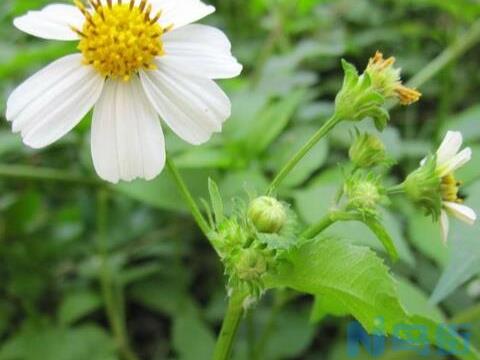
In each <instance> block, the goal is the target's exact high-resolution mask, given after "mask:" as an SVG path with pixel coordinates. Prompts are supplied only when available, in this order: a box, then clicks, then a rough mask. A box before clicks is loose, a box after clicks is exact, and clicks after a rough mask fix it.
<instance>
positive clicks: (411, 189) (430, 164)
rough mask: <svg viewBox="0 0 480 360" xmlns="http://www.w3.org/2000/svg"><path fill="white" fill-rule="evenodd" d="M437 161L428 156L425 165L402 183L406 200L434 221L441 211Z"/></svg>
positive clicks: (433, 157)
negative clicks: (422, 210)
mask: <svg viewBox="0 0 480 360" xmlns="http://www.w3.org/2000/svg"><path fill="white" fill-rule="evenodd" d="M436 167H437V160H436V157H435V156H429V157H428V158H427V160H426V161H425V163H424V164H423V165H422V166H421V167H420V168H418V169H417V170H415V171H414V172H412V173H411V174H410V175H408V177H407V179H406V180H405V182H404V183H403V189H404V190H405V193H406V195H407V196H408V198H409V199H410V200H411V201H412V202H413V203H414V204H415V205H416V206H418V207H420V208H422V209H424V210H425V212H426V213H427V214H428V215H431V216H432V217H433V219H434V220H437V219H438V217H439V216H440V212H441V209H442V192H441V183H442V179H441V178H440V177H439V176H438V174H437V171H436Z"/></svg>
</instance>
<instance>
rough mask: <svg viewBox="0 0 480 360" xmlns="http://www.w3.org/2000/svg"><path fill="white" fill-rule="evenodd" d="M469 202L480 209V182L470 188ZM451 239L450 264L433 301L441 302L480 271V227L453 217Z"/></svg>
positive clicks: (435, 291) (434, 293)
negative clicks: (479, 240) (479, 241)
mask: <svg viewBox="0 0 480 360" xmlns="http://www.w3.org/2000/svg"><path fill="white" fill-rule="evenodd" d="M468 190H469V195H470V196H469V197H468V199H467V204H471V206H472V207H473V208H474V209H480V184H478V183H477V184H475V185H474V186H473V187H470V188H469V189H468ZM450 221H451V226H450V232H449V234H450V235H449V240H448V244H447V246H448V247H449V248H451V252H450V256H449V259H448V264H447V265H446V267H445V270H444V272H443V274H442V276H441V278H440V280H439V282H438V284H437V287H436V288H435V290H434V292H433V294H432V301H434V302H440V301H442V300H443V299H445V298H446V297H447V296H449V295H450V294H452V293H453V291H455V290H456V289H457V288H458V287H459V286H461V285H463V284H465V283H466V282H467V281H468V280H470V279H471V278H472V277H473V276H475V275H477V274H479V273H480V246H479V245H478V239H479V238H480V227H479V226H478V225H476V224H475V225H474V226H469V225H467V224H464V223H463V222H459V221H458V220H455V219H452V218H451V220H450Z"/></svg>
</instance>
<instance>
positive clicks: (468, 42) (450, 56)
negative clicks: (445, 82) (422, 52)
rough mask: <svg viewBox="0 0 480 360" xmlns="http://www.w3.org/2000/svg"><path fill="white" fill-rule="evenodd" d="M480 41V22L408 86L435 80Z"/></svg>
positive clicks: (426, 67) (425, 68)
mask: <svg viewBox="0 0 480 360" xmlns="http://www.w3.org/2000/svg"><path fill="white" fill-rule="evenodd" d="M479 40H480V20H477V21H476V22H474V23H473V25H472V26H471V27H470V30H468V32H467V33H465V34H463V35H461V36H460V37H459V38H458V40H457V41H456V42H455V43H453V44H452V45H451V46H449V47H448V48H446V49H445V50H444V51H443V52H442V53H441V54H440V55H439V56H438V57H436V58H435V59H434V60H433V61H431V62H430V63H429V64H428V65H427V66H425V67H424V68H423V69H422V70H421V71H420V72H418V73H417V75H415V76H414V77H413V78H412V79H411V80H410V81H409V82H408V83H407V86H410V87H419V86H421V85H423V84H424V83H426V82H427V81H429V80H430V79H431V78H433V77H434V76H435V75H437V73H439V72H440V71H441V70H442V69H443V68H444V67H445V66H446V65H448V64H449V63H450V62H451V61H453V60H455V59H456V58H458V57H460V56H461V55H462V54H464V53H465V52H466V51H467V50H469V49H470V48H471V47H472V46H473V45H475V44H476V43H477V42H478V41H479Z"/></svg>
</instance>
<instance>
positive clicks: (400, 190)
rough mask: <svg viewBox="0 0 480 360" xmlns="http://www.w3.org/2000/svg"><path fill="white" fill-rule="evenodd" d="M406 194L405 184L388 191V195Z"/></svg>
mask: <svg viewBox="0 0 480 360" xmlns="http://www.w3.org/2000/svg"><path fill="white" fill-rule="evenodd" d="M404 192H405V189H404V187H403V184H398V185H395V186H392V187H391V188H389V189H387V194H388V195H396V194H403V193H404Z"/></svg>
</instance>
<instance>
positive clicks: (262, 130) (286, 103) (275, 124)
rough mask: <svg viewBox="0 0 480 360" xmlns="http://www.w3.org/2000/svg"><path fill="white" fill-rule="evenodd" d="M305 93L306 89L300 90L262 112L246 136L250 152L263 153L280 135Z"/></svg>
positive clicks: (254, 153) (253, 153)
mask: <svg viewBox="0 0 480 360" xmlns="http://www.w3.org/2000/svg"><path fill="white" fill-rule="evenodd" d="M305 95H306V92H305V91H304V90H298V91H296V92H294V93H293V94H291V95H290V96H287V97H286V98H285V99H283V100H281V101H279V102H277V103H274V104H272V105H270V106H268V107H267V108H266V109H265V110H264V111H262V112H261V113H260V115H259V117H258V118H257V119H256V121H255V123H254V124H253V125H252V127H251V129H250V132H249V134H248V135H247V138H246V148H247V151H248V152H249V153H250V154H252V155H256V154H261V153H262V152H263V151H265V149H266V148H267V147H268V146H269V145H270V144H271V143H272V142H273V141H274V140H275V139H276V138H277V137H278V136H279V135H280V133H281V132H282V131H283V129H284V128H285V127H286V126H287V125H288V123H289V121H290V119H291V118H292V116H293V113H294V112H295V110H296V109H297V107H298V106H299V105H300V103H301V101H302V100H303V99H304V98H305Z"/></svg>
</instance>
